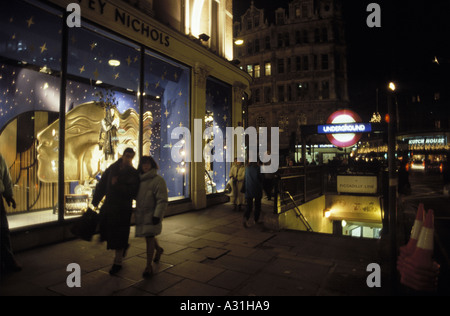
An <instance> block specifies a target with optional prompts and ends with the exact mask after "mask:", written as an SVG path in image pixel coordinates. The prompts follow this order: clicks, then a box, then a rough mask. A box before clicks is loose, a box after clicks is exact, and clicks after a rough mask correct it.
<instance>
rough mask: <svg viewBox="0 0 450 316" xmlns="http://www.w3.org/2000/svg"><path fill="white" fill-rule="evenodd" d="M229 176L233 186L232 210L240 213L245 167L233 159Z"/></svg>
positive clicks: (242, 203)
mask: <svg viewBox="0 0 450 316" xmlns="http://www.w3.org/2000/svg"><path fill="white" fill-rule="evenodd" d="M229 176H230V179H231V181H232V186H233V189H232V197H231V201H232V203H233V207H234V210H235V211H240V210H241V207H242V205H244V199H245V194H244V193H243V192H242V191H243V187H244V180H245V166H244V165H243V163H242V162H240V161H237V159H235V160H234V164H233V165H232V166H231V169H230V174H229Z"/></svg>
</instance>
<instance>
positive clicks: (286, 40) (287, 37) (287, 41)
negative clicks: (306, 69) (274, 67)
mask: <svg viewBox="0 0 450 316" xmlns="http://www.w3.org/2000/svg"><path fill="white" fill-rule="evenodd" d="M290 45H291V40H290V35H289V33H287V32H286V33H284V46H285V47H289V46H290Z"/></svg>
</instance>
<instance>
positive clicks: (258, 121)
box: [256, 116, 267, 131]
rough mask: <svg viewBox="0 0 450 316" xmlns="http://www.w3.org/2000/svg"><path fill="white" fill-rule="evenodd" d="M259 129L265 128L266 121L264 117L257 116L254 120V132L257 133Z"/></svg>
mask: <svg viewBox="0 0 450 316" xmlns="http://www.w3.org/2000/svg"><path fill="white" fill-rule="evenodd" d="M260 127H267V126H266V119H265V118H264V116H258V117H257V118H256V130H257V131H259V128H260Z"/></svg>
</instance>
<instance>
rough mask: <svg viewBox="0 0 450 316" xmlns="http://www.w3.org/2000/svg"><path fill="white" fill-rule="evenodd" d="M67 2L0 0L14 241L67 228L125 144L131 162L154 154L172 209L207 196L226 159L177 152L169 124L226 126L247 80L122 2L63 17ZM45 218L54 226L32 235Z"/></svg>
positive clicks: (0, 148)
mask: <svg viewBox="0 0 450 316" xmlns="http://www.w3.org/2000/svg"><path fill="white" fill-rule="evenodd" d="M69 3H70V1H63V0H53V1H50V2H49V1H46V2H41V1H37V0H30V1H22V0H18V1H11V2H8V3H2V4H1V5H0V7H1V8H0V152H1V153H2V155H3V156H4V157H5V159H6V161H7V163H8V166H9V170H10V174H11V178H12V181H13V183H14V196H15V199H16V202H17V208H16V209H15V210H14V209H12V208H8V209H7V213H8V221H9V224H10V228H11V231H12V233H13V235H14V234H16V235H17V238H16V239H17V240H18V241H17V240H16V242H17V245H15V246H16V248H25V247H29V246H33V245H38V244H40V243H43V242H50V241H57V240H63V239H64V238H66V237H67V236H68V235H69V233H68V225H69V224H70V222H71V219H73V218H76V217H77V216H80V214H81V210H82V209H84V208H86V206H87V205H88V203H89V202H90V196H91V194H92V190H93V189H94V188H95V185H96V183H97V181H98V179H99V178H100V177H101V174H102V172H103V171H104V170H105V169H106V168H107V167H108V166H109V165H110V164H111V163H112V162H114V161H116V160H117V159H118V157H120V155H121V154H122V152H123V150H124V149H125V148H126V147H133V148H134V149H135V150H136V152H138V153H139V154H138V155H136V159H135V161H134V164H135V166H137V164H138V162H139V155H152V156H153V157H154V158H155V159H156V160H157V162H158V163H159V166H160V174H161V176H163V177H164V179H165V180H166V182H167V185H168V189H169V201H170V202H171V203H170V206H169V211H168V213H169V215H170V214H176V213H179V212H184V211H188V210H192V209H200V208H204V207H206V206H207V204H208V203H209V200H210V199H209V197H210V196H209V194H211V193H220V192H223V191H224V189H225V186H226V183H227V181H228V173H229V168H230V165H229V163H225V162H223V163H217V162H208V161H204V162H203V163H187V162H184V161H181V162H174V161H173V160H172V158H171V151H172V148H173V146H174V145H175V144H176V143H179V140H173V139H171V132H172V130H173V129H174V128H176V127H179V126H180V127H188V128H191V127H192V125H193V122H194V119H202V120H203V122H204V126H203V127H204V128H205V127H209V126H214V127H215V128H220V129H222V130H223V132H225V129H226V127H227V126H238V125H239V124H240V123H241V122H242V102H243V101H242V100H243V97H244V96H245V95H246V92H248V86H249V81H250V80H251V79H250V77H249V76H248V75H246V74H245V73H244V72H242V71H241V70H239V69H238V68H237V67H235V66H234V65H232V64H231V63H230V62H228V61H226V60H225V59H224V58H222V57H219V56H217V55H216V54H214V53H212V52H210V51H209V50H208V49H206V48H204V47H202V46H201V44H199V43H196V42H194V41H193V40H192V39H190V38H188V37H187V36H185V35H183V34H181V33H179V32H176V31H173V30H172V29H171V28H169V27H166V26H165V25H162V24H161V23H159V22H158V21H155V20H153V19H152V18H150V17H148V16H146V15H144V14H142V13H141V12H139V11H138V10H135V9H134V8H132V7H129V6H128V5H127V4H126V3H123V2H121V1H113V0H110V1H101V2H98V1H82V2H81V4H80V5H81V10H82V11H81V16H82V18H83V19H82V24H81V27H73V28H71V27H68V26H67V24H66V23H65V16H64V14H67V13H66V6H67V5H68V4H69ZM77 3H78V2H77ZM100 4H101V5H100ZM205 118H206V119H205ZM61 126H65V128H64V129H63V130H61V128H60V127H61ZM207 141H208V140H206V142H207ZM189 150H190V149H189V148H188V149H187V150H186V151H189ZM61 152H64V155H62V154H61ZM186 154H190V153H186ZM61 158H62V159H61ZM62 169H63V171H64V172H60V171H61V170H62ZM212 196H216V197H217V195H211V197H212ZM60 206H61V207H60ZM36 225H37V226H36ZM41 228H45V229H47V231H48V230H50V231H51V233H48V234H47V235H49V236H50V235H51V236H52V237H48V236H47V237H45V238H47V239H46V240H45V241H43V240H37V239H39V238H37V239H36V238H32V237H31V235H32V234H29V232H32V231H35V229H41ZM24 232H26V233H27V234H28V235H26V234H25V233H24ZM21 234H22V236H21ZM43 238H44V237H43ZM32 239H33V240H32Z"/></svg>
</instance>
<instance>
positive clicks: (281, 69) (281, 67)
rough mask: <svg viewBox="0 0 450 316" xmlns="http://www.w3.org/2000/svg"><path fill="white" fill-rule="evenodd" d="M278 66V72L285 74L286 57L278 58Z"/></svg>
mask: <svg viewBox="0 0 450 316" xmlns="http://www.w3.org/2000/svg"><path fill="white" fill-rule="evenodd" d="M277 68H278V74H284V59H278V61H277Z"/></svg>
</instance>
